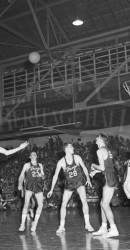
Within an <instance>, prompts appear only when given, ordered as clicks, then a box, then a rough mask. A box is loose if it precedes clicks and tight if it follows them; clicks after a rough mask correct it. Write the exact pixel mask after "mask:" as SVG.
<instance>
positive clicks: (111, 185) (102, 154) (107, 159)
mask: <svg viewBox="0 0 130 250" xmlns="http://www.w3.org/2000/svg"><path fill="white" fill-rule="evenodd" d="M96 144H97V145H98V148H99V149H98V150H97V156H98V161H99V164H98V165H97V164H95V163H92V166H91V169H92V172H91V173H90V176H91V177H93V176H94V175H95V174H96V173H97V172H99V171H102V173H103V174H104V179H105V183H104V186H103V193H102V200H101V217H102V225H101V227H100V228H99V230H98V231H97V232H94V233H93V235H104V236H105V237H114V236H118V235H119V232H118V230H117V227H116V225H115V222H114V216H113V213H112V210H111V207H110V202H111V199H112V197H113V194H114V191H115V189H116V188H117V186H118V176H117V173H116V171H115V169H114V166H113V156H112V153H111V151H110V150H109V149H108V148H107V137H106V136H105V135H103V134H101V135H99V136H98V137H97V138H96ZM107 222H109V225H110V229H109V231H108V230H107Z"/></svg>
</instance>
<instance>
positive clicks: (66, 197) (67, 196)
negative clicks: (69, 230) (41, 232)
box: [56, 189, 73, 234]
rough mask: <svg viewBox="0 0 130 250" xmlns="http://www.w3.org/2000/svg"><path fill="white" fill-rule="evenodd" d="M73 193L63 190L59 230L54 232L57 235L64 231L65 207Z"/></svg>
mask: <svg viewBox="0 0 130 250" xmlns="http://www.w3.org/2000/svg"><path fill="white" fill-rule="evenodd" d="M72 193H73V191H70V190H66V189H65V190H64V193H63V198H62V204H61V210H60V226H59V229H58V230H57V231H56V233H57V234H59V233H62V232H64V231H65V217H66V207H67V203H68V201H69V199H70V198H71V196H72Z"/></svg>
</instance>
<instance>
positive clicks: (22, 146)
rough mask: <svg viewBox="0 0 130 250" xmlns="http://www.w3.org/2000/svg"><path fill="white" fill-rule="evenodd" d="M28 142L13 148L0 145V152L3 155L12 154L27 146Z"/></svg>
mask: <svg viewBox="0 0 130 250" xmlns="http://www.w3.org/2000/svg"><path fill="white" fill-rule="evenodd" d="M28 144H29V142H23V143H22V144H21V145H20V146H19V147H17V148H13V149H5V148H2V147H0V153H1V154H4V155H11V154H14V153H16V152H18V151H20V150H22V149H24V148H26V147H27V146H28Z"/></svg>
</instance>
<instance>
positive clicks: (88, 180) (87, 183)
mask: <svg viewBox="0 0 130 250" xmlns="http://www.w3.org/2000/svg"><path fill="white" fill-rule="evenodd" d="M86 185H88V186H89V187H92V183H91V181H90V179H89V178H88V179H87V181H86Z"/></svg>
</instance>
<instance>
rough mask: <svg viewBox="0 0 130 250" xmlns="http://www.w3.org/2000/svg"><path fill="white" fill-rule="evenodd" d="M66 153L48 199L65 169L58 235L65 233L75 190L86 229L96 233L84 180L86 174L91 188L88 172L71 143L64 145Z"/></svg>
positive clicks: (56, 172) (58, 167)
mask: <svg viewBox="0 0 130 250" xmlns="http://www.w3.org/2000/svg"><path fill="white" fill-rule="evenodd" d="M64 152H65V157H63V158H62V159H61V160H59V161H58V163H57V167H56V170H55V174H54V176H53V180H52V185H51V189H50V191H49V193H48V194H47V197H48V198H50V197H51V195H52V193H53V189H54V186H55V184H56V181H57V179H58V175H59V172H60V170H61V169H63V171H64V176H65V180H66V181H65V187H64V193H63V199H62V205H61V211H60V215H61V219H60V226H59V229H58V230H57V231H56V233H57V234H60V233H62V232H64V231H65V217H66V206H67V203H68V201H69V199H70V198H71V196H72V194H73V192H74V191H75V190H77V192H78V194H79V196H80V199H81V202H82V206H83V213H84V219H85V229H87V230H88V231H89V232H92V231H94V229H93V228H92V226H91V225H90V222H89V208H88V204H87V198H86V190H85V184H86V181H85V179H84V174H85V176H86V178H87V184H88V185H89V186H91V182H90V179H89V175H88V170H87V168H86V167H85V165H84V163H83V161H82V159H81V157H80V156H79V155H75V154H74V148H73V145H72V144H71V143H65V144H64Z"/></svg>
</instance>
